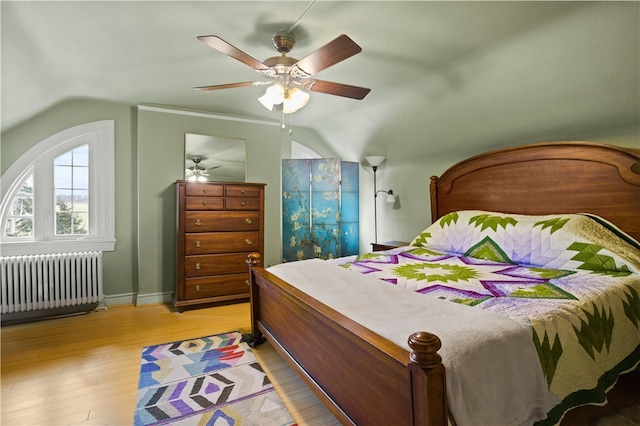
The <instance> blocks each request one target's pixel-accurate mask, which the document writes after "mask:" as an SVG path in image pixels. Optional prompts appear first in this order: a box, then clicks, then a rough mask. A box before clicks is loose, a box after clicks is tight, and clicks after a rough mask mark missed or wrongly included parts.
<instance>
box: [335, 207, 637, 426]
mask: <svg viewBox="0 0 640 426" xmlns="http://www.w3.org/2000/svg"><path fill="white" fill-rule="evenodd" d="M330 262H332V263H337V264H340V265H342V266H344V267H345V268H348V269H351V270H354V271H357V272H360V273H363V274H367V275H370V276H374V277H377V278H379V279H381V280H384V281H387V282H389V283H391V284H393V285H395V286H400V287H404V288H407V289H409V290H412V291H415V292H418V293H422V294H425V295H430V296H432V297H436V298H440V299H446V300H449V301H452V302H456V303H460V304H464V305H469V306H474V307H477V308H482V309H487V310H491V311H494V312H496V313H499V314H502V315H505V316H507V317H509V318H511V319H513V320H515V321H518V322H519V323H521V324H524V325H527V326H528V327H530V329H531V338H532V340H533V343H534V345H535V347H536V350H537V352H538V356H539V359H540V362H541V366H542V369H543V372H544V375H545V377H546V380H547V384H548V386H549V389H550V391H551V393H552V394H553V395H555V397H556V398H557V405H556V408H555V409H554V410H552V412H550V414H549V418H548V421H549V423H551V424H553V423H556V422H557V421H559V420H560V418H561V416H562V415H563V413H564V412H565V411H566V410H567V409H568V408H571V407H573V406H577V405H582V404H585V403H594V402H603V401H604V400H605V392H606V390H608V388H609V387H610V386H612V385H613V384H614V383H615V380H616V379H615V378H616V377H617V375H618V374H619V373H621V372H624V371H627V370H630V369H632V368H633V367H635V366H636V365H637V364H638V360H639V359H640V248H639V247H638V243H637V242H635V241H634V240H632V239H631V238H630V237H628V236H626V235H624V234H622V233H620V232H619V230H617V229H616V228H615V227H613V226H611V225H610V224H608V223H606V222H605V221H603V220H602V219H600V218H595V217H589V216H587V215H554V216H520V215H505V214H497V213H489V212H480V211H464V212H456V213H451V214H449V215H446V216H444V217H442V218H441V219H440V220H438V221H437V222H435V223H434V224H433V225H431V226H430V227H429V228H427V229H426V230H425V231H424V232H422V233H421V234H420V235H418V236H417V237H416V238H415V239H414V240H413V242H412V243H411V246H408V247H403V248H399V249H395V250H390V251H387V252H375V253H368V254H362V255H358V256H351V257H347V258H341V259H335V260H331V261H330Z"/></svg>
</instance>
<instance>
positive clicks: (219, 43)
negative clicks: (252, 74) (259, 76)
mask: <svg viewBox="0 0 640 426" xmlns="http://www.w3.org/2000/svg"><path fill="white" fill-rule="evenodd" d="M198 40H200V41H201V42H203V43H205V44H208V45H209V46H211V47H213V48H214V49H216V50H218V51H220V52H222V53H224V54H225V55H229V56H231V57H232V58H233V59H236V60H238V61H240V62H242V63H244V64H246V65H249V66H250V67H251V68H253V69H254V70H265V71H266V70H268V69H269V67H268V66H266V65H265V64H263V63H262V62H260V61H259V60H257V59H255V58H253V57H251V56H249V55H247V54H246V53H244V52H243V51H242V50H240V49H238V48H237V47H234V46H232V45H230V44H229V43H227V42H226V41H224V40H223V39H221V38H220V37H218V36H214V35H208V36H198Z"/></svg>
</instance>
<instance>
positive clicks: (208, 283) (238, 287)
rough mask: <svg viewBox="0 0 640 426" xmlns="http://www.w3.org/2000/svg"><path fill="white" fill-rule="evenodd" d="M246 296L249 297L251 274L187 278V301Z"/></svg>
mask: <svg viewBox="0 0 640 426" xmlns="http://www.w3.org/2000/svg"><path fill="white" fill-rule="evenodd" d="M232 294H240V295H242V294H244V295H246V296H247V297H249V274H248V273H245V274H233V275H222V276H218V277H206V278H187V279H186V280H185V297H186V299H202V298H204V297H216V296H228V295H232Z"/></svg>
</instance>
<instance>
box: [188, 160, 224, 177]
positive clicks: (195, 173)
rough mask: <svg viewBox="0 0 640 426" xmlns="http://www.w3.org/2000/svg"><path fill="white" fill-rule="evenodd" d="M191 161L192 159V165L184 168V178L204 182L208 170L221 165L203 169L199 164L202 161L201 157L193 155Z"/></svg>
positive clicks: (207, 175)
mask: <svg viewBox="0 0 640 426" xmlns="http://www.w3.org/2000/svg"><path fill="white" fill-rule="evenodd" d="M191 161H193V166H191V167H188V168H187V169H186V170H185V175H184V176H185V178H186V179H187V180H190V181H198V182H205V181H206V180H207V178H208V177H209V170H214V169H217V168H220V167H222V166H214V167H211V168H210V169H205V168H204V167H202V166H201V165H200V162H201V161H202V158H200V157H193V158H192V159H191Z"/></svg>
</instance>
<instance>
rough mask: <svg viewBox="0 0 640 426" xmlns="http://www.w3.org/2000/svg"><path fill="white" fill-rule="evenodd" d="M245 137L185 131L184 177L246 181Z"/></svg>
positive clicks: (193, 179) (194, 179)
mask: <svg viewBox="0 0 640 426" xmlns="http://www.w3.org/2000/svg"><path fill="white" fill-rule="evenodd" d="M245 149H246V148H245V140H244V139H233V138H223V137H219V136H209V135H197V134H193V133H187V134H185V138H184V161H185V168H184V170H185V173H184V178H185V179H186V180H191V181H197V180H200V181H203V182H204V181H223V182H244V181H245V179H246V175H245Z"/></svg>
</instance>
